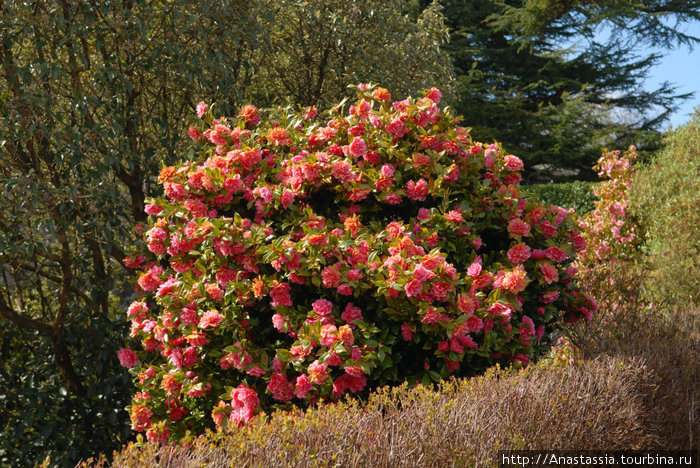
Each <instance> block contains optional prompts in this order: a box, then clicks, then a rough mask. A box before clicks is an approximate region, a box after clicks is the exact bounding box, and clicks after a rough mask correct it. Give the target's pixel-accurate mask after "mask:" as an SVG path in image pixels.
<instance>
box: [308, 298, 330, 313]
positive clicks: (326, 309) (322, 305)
mask: <svg viewBox="0 0 700 468" xmlns="http://www.w3.org/2000/svg"><path fill="white" fill-rule="evenodd" d="M311 307H313V309H314V312H316V313H317V314H318V315H320V316H322V317H325V316H326V315H329V314H330V313H331V312H332V311H333V303H332V302H331V301H328V300H326V299H317V300H315V301H314V302H313V304H311Z"/></svg>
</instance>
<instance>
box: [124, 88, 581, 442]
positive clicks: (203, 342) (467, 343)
mask: <svg viewBox="0 0 700 468" xmlns="http://www.w3.org/2000/svg"><path fill="white" fill-rule="evenodd" d="M357 91H358V100H357V101H356V102H355V103H354V104H353V105H352V106H350V107H349V109H347V110H346V109H345V107H343V106H342V105H340V106H338V107H337V108H335V109H334V110H333V111H331V112H330V113H329V114H328V115H327V116H325V117H324V118H323V119H322V118H321V116H319V115H317V112H316V110H315V109H313V108H310V109H304V110H303V111H302V112H301V113H294V112H288V111H279V112H277V113H271V114H270V115H269V116H267V117H266V118H264V119H263V118H261V115H260V113H259V111H258V110H257V109H256V108H255V107H254V106H246V107H244V108H243V109H241V111H240V112H239V113H238V116H237V117H236V118H231V119H227V118H218V119H212V117H211V114H212V111H211V109H208V108H207V106H206V105H205V104H201V105H200V106H199V107H198V108H197V113H198V115H199V116H200V117H201V118H202V123H201V124H200V126H199V127H192V128H190V131H189V135H190V137H191V138H192V139H193V140H194V141H195V142H196V149H195V151H194V152H193V153H192V159H191V160H188V161H185V162H183V163H182V164H180V165H178V166H175V167H165V168H163V170H162V172H161V175H160V178H159V182H160V183H162V185H163V188H164V192H165V196H164V197H163V198H158V199H155V200H152V201H151V203H150V204H149V205H148V206H147V208H146V211H147V213H148V214H149V215H150V216H149V225H148V227H147V230H145V232H144V234H145V240H146V242H147V246H148V250H149V251H150V252H149V253H148V255H141V256H134V257H132V258H129V259H128V262H129V264H130V265H131V266H133V267H135V268H138V269H139V270H140V276H139V278H138V286H137V287H138V289H139V291H140V292H141V293H142V299H139V300H137V301H135V302H134V303H133V304H132V305H131V306H130V307H129V309H128V317H129V319H130V320H131V323H132V329H131V336H132V337H135V338H137V339H138V340H139V341H140V342H141V345H142V348H143V350H140V351H137V352H134V351H132V350H129V349H125V350H122V351H121V352H120V356H119V357H120V359H121V362H122V363H123V364H124V365H125V366H127V367H131V368H132V372H133V373H134V375H135V379H136V383H137V386H138V387H139V390H140V391H139V392H138V393H137V394H136V395H135V396H134V399H133V403H132V405H131V407H130V412H131V419H132V424H133V428H134V429H135V430H138V431H146V432H147V436H148V437H149V439H152V440H159V441H162V442H165V441H167V440H169V439H171V440H172V439H181V438H182V437H183V436H186V435H187V434H188V433H190V434H197V433H199V432H201V431H202V430H203V428H205V427H209V426H213V425H214V424H216V425H217V426H219V425H239V424H243V423H245V422H246V421H248V420H250V419H251V418H253V417H254V416H255V415H256V414H257V413H259V412H260V411H265V410H269V409H272V408H275V407H283V408H284V407H290V406H292V405H296V406H301V407H306V406H308V405H310V404H314V403H316V402H322V401H328V400H336V399H338V398H340V397H341V396H342V395H344V394H346V393H357V392H364V391H368V390H369V389H371V388H374V387H376V386H378V385H383V384H387V383H398V382H404V381H408V382H409V383H410V384H415V383H418V382H423V383H425V384H428V383H430V382H437V381H439V380H440V379H442V378H445V377H448V376H449V375H469V374H474V373H478V372H480V371H482V370H483V369H485V368H487V367H488V366H490V365H492V364H494V363H497V362H498V363H503V364H506V363H510V362H515V363H523V364H526V363H528V362H529V361H530V359H531V357H534V356H537V355H539V354H541V353H543V352H545V351H546V350H547V349H548V347H549V345H550V333H549V332H550V331H551V330H552V327H553V326H554V324H555V323H557V322H559V321H560V319H561V318H562V316H564V318H567V319H570V320H576V319H578V318H580V317H586V318H590V316H591V314H592V313H593V312H594V311H595V301H594V300H593V299H592V298H591V297H588V296H586V295H584V294H582V293H581V292H580V291H579V290H577V289H576V285H575V282H574V281H573V275H574V274H575V271H574V269H573V268H571V267H570V261H571V260H572V259H573V257H574V255H575V251H576V250H577V249H580V248H582V247H583V242H584V241H583V238H582V237H581V236H580V235H578V229H577V227H576V225H575V223H574V222H573V221H572V219H571V217H570V216H569V212H568V211H567V210H565V209H563V208H559V207H556V206H547V207H544V206H541V205H539V204H537V203H533V202H530V201H528V200H526V199H523V198H522V197H521V196H520V192H519V189H518V183H519V181H520V171H521V170H522V168H523V165H522V162H521V161H520V159H518V158H517V157H516V156H513V155H509V154H505V153H504V152H503V150H502V149H501V148H500V147H499V146H498V145H497V144H490V145H488V144H482V143H476V142H473V141H471V139H470V137H469V134H468V130H467V129H465V128H462V127H459V126H458V122H457V121H456V119H455V118H454V117H453V116H452V115H451V114H450V112H449V110H448V109H444V110H443V109H441V108H440V107H438V103H439V101H440V97H441V96H440V92H439V91H438V90H437V89H431V90H429V91H427V92H425V96H424V97H422V98H419V99H413V98H408V99H406V100H403V101H397V102H392V100H391V96H390V94H389V92H388V91H387V90H385V89H383V88H376V87H373V86H364V85H360V86H359V87H358V89H357Z"/></svg>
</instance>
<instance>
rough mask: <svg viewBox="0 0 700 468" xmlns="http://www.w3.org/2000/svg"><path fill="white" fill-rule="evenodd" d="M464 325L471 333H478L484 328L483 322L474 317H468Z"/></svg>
mask: <svg viewBox="0 0 700 468" xmlns="http://www.w3.org/2000/svg"><path fill="white" fill-rule="evenodd" d="M465 323H466V325H467V330H469V331H470V332H472V333H478V332H480V331H481V330H482V329H483V328H484V321H483V320H481V319H480V318H479V317H477V316H476V315H472V316H470V317H469V318H468V319H467V321H466V322H465Z"/></svg>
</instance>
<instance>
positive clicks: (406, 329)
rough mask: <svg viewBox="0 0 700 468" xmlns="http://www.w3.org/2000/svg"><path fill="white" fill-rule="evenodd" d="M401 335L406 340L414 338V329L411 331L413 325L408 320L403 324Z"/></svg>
mask: <svg viewBox="0 0 700 468" xmlns="http://www.w3.org/2000/svg"><path fill="white" fill-rule="evenodd" d="M401 336H402V337H403V339H404V340H406V341H412V340H413V331H411V327H410V326H409V325H408V324H407V323H406V322H404V323H402V324H401Z"/></svg>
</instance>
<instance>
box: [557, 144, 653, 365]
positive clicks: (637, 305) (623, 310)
mask: <svg viewBox="0 0 700 468" xmlns="http://www.w3.org/2000/svg"><path fill="white" fill-rule="evenodd" d="M636 157H637V153H636V150H635V148H634V146H631V147H630V148H629V150H628V151H626V152H624V153H621V152H620V151H605V152H603V155H602V156H601V157H600V159H599V160H598V163H597V164H596V165H595V166H594V169H595V170H597V171H599V172H598V175H599V176H600V177H601V178H603V179H607V180H606V181H604V182H602V183H601V184H599V186H598V187H597V188H595V189H594V193H595V195H596V196H597V197H598V201H596V202H595V210H593V211H592V212H590V213H588V214H587V215H586V216H585V217H583V218H581V219H580V220H579V227H580V229H581V235H582V236H583V237H584V239H585V240H586V242H585V247H584V248H583V249H582V250H581V251H580V252H579V253H578V257H577V260H576V262H575V264H574V266H575V268H576V269H577V270H578V273H577V275H578V282H579V284H580V285H581V287H582V288H583V289H584V290H585V291H587V292H588V293H589V294H591V295H592V296H595V297H596V299H597V300H598V303H599V304H600V308H601V313H599V314H597V316H596V318H595V320H594V323H593V324H591V325H589V326H586V327H576V326H571V327H567V330H566V331H567V333H568V334H569V336H570V337H571V338H572V340H573V341H574V343H575V344H576V345H577V346H578V347H579V349H581V350H582V351H583V352H584V354H588V353H596V352H600V351H602V350H605V349H606V348H607V346H608V345H609V343H611V342H613V341H617V340H620V339H625V338H626V335H627V334H628V333H629V332H630V331H632V330H634V329H635V328H637V327H639V326H643V322H644V321H645V319H644V318H643V316H642V315H640V312H641V311H642V309H643V308H644V307H645V306H646V304H645V302H644V301H643V300H642V298H641V296H642V293H641V279H640V273H639V269H638V268H637V264H636V261H637V257H638V256H639V245H640V236H639V235H638V230H639V227H638V225H637V223H636V222H635V220H634V218H633V217H632V216H630V214H629V211H630V206H629V191H630V188H631V185H632V184H631V178H632V175H633V173H634V167H633V162H634V160H635V159H636ZM587 325H588V324H587Z"/></svg>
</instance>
